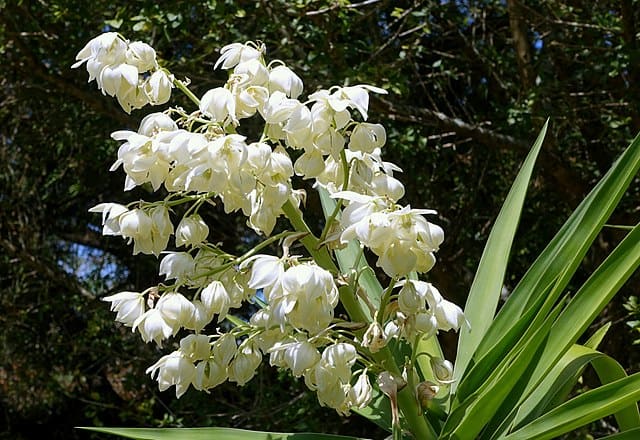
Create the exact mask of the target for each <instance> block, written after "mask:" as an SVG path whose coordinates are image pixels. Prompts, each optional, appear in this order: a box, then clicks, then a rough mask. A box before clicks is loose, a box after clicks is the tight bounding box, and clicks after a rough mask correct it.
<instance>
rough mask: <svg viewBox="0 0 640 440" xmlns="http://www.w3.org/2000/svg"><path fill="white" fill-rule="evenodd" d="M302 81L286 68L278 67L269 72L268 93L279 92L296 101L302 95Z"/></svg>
mask: <svg viewBox="0 0 640 440" xmlns="http://www.w3.org/2000/svg"><path fill="white" fill-rule="evenodd" d="M302 88H303V84H302V80H301V79H300V77H299V76H298V75H296V74H295V73H294V72H293V71H292V70H291V69H289V68H288V67H287V66H284V65H279V66H276V67H274V68H272V69H271V70H270V71H269V93H273V92H276V91H280V92H282V93H284V94H285V95H287V96H288V97H289V98H294V99H296V98H297V97H298V96H300V95H301V94H302Z"/></svg>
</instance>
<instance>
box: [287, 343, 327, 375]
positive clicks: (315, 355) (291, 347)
mask: <svg viewBox="0 0 640 440" xmlns="http://www.w3.org/2000/svg"><path fill="white" fill-rule="evenodd" d="M319 360H320V353H319V352H318V349H316V348H315V347H314V346H313V344H311V343H310V342H309V341H306V340H304V341H299V342H292V343H289V344H286V345H285V347H284V362H285V364H286V365H287V367H288V368H289V369H290V370H291V372H292V373H293V375H294V376H295V377H300V376H302V375H303V374H304V372H305V370H307V369H309V368H311V367H313V366H314V365H315V364H316V363H318V361H319Z"/></svg>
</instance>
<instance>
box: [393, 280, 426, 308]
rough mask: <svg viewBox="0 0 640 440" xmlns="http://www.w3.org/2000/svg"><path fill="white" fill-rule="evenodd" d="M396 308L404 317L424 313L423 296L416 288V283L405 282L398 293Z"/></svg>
mask: <svg viewBox="0 0 640 440" xmlns="http://www.w3.org/2000/svg"><path fill="white" fill-rule="evenodd" d="M398 308H399V309H400V311H401V312H403V313H404V314H406V315H409V314H413V313H418V312H422V311H425V310H426V308H425V300H424V295H421V294H420V292H418V290H417V288H416V282H415V281H413V280H406V282H404V285H403V286H402V288H401V289H400V292H398Z"/></svg>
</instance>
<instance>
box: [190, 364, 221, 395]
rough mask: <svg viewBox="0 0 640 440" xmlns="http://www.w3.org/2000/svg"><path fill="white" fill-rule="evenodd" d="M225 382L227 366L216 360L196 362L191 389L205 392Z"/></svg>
mask: <svg viewBox="0 0 640 440" xmlns="http://www.w3.org/2000/svg"><path fill="white" fill-rule="evenodd" d="M225 380H227V366H226V365H222V364H220V363H219V362H218V361H217V360H216V359H209V360H204V361H201V362H198V364H197V365H196V376H195V378H194V379H193V387H194V388H195V389H196V390H200V391H207V390H209V389H211V388H213V387H215V386H218V385H220V384H221V383H222V382H224V381H225Z"/></svg>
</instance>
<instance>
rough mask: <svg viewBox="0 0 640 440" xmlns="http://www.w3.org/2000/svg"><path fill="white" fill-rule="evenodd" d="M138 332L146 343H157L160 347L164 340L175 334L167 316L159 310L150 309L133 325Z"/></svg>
mask: <svg viewBox="0 0 640 440" xmlns="http://www.w3.org/2000/svg"><path fill="white" fill-rule="evenodd" d="M136 329H137V330H138V331H139V332H140V336H141V337H142V340H143V341H144V342H149V341H155V343H156V344H158V345H159V346H161V345H162V340H163V339H167V338H168V337H169V336H171V335H172V334H173V333H174V329H173V327H172V326H171V325H169V323H168V322H167V320H166V318H165V316H164V315H163V314H162V312H161V311H160V310H158V309H149V310H147V311H146V312H145V313H143V314H142V315H140V316H139V317H138V319H136V320H135V322H134V323H133V330H136Z"/></svg>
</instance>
